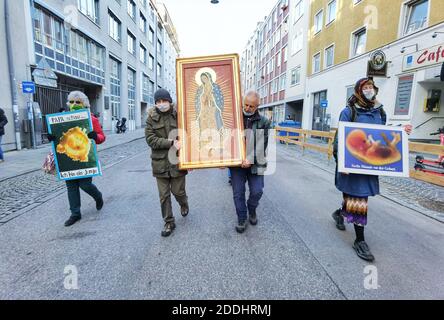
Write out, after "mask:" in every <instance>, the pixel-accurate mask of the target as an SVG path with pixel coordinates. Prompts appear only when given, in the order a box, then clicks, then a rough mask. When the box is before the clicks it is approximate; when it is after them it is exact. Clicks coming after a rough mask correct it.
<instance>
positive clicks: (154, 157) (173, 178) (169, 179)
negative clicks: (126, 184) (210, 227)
mask: <svg viewBox="0 0 444 320" xmlns="http://www.w3.org/2000/svg"><path fill="white" fill-rule="evenodd" d="M154 101H155V106H154V108H152V109H150V110H149V111H148V118H147V120H146V128H145V137H146V142H147V143H148V145H149V146H150V148H151V166H152V169H153V176H154V177H155V178H156V180H157V188H158V190H159V198H160V207H161V211H162V217H163V220H164V222H165V224H164V228H163V230H162V232H161V235H162V236H163V237H168V236H169V235H171V233H172V232H173V231H174V229H175V228H176V223H175V219H174V215H173V209H172V206H171V193H172V194H173V195H174V197H175V198H176V200H177V202H178V203H179V205H180V213H181V215H182V216H183V217H186V216H187V215H188V213H189V206H188V197H187V193H186V190H185V184H186V180H185V177H186V175H187V171H186V170H179V166H178V165H177V164H172V163H171V162H170V159H169V157H168V153H169V151H170V149H171V148H174V149H175V151H176V152H178V151H179V150H180V147H181V144H180V142H179V141H178V139H177V137H174V138H173V139H171V138H170V133H171V131H174V130H177V112H176V110H175V109H174V105H173V100H172V99H171V95H170V93H169V92H168V91H167V90H165V89H159V90H157V91H156V93H155V94H154Z"/></svg>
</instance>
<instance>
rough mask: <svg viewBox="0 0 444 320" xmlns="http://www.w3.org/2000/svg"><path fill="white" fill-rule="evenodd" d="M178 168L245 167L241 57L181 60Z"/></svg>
mask: <svg viewBox="0 0 444 320" xmlns="http://www.w3.org/2000/svg"><path fill="white" fill-rule="evenodd" d="M176 75H177V114H178V129H179V140H180V141H181V144H182V146H181V150H180V152H179V168H180V169H181V170H187V169H205V168H221V167H235V166H240V165H241V164H242V161H243V160H245V158H246V155H245V154H246V151H245V141H244V138H243V136H244V126H243V113H242V96H241V84H240V67H239V56H238V55H237V54H224V55H214V56H204V57H194V58H179V59H177V60H176Z"/></svg>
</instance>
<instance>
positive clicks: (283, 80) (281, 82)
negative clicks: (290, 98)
mask: <svg viewBox="0 0 444 320" xmlns="http://www.w3.org/2000/svg"><path fill="white" fill-rule="evenodd" d="M286 80H287V74H285V73H284V74H283V75H281V77H280V80H279V91H283V90H285V85H286Z"/></svg>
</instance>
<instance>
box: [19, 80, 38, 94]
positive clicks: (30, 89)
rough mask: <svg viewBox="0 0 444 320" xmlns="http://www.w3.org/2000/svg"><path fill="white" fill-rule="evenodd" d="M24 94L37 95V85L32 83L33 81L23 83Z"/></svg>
mask: <svg viewBox="0 0 444 320" xmlns="http://www.w3.org/2000/svg"><path fill="white" fill-rule="evenodd" d="M22 92H23V93H25V94H33V93H35V83H34V82H31V81H23V82H22Z"/></svg>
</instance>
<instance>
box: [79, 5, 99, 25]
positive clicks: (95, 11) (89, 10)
mask: <svg viewBox="0 0 444 320" xmlns="http://www.w3.org/2000/svg"><path fill="white" fill-rule="evenodd" d="M77 8H78V9H79V11H80V12H81V13H83V14H84V15H85V16H87V17H88V18H89V19H90V20H92V21H94V22H95V23H99V0H77Z"/></svg>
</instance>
